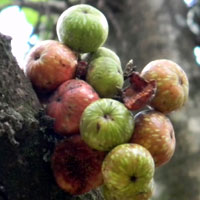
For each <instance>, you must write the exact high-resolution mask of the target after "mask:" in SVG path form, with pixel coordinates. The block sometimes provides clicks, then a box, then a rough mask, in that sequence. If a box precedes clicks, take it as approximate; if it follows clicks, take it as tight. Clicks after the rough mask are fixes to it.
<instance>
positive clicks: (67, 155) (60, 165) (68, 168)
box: [51, 135, 105, 195]
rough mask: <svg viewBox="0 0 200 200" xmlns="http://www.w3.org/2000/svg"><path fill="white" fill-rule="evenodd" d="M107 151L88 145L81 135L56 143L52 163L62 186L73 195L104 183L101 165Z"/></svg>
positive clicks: (55, 174) (55, 175)
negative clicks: (97, 149)
mask: <svg viewBox="0 0 200 200" xmlns="http://www.w3.org/2000/svg"><path fill="white" fill-rule="evenodd" d="M104 157H105V153H104V152H99V151H96V150H93V149H91V148H89V147H88V145H86V144H85V143H84V142H83V140H82V139H81V137H80V135H76V136H72V137H69V138H67V139H65V140H63V141H62V142H60V143H58V144H57V145H56V148H55V150H54V153H53V155H52V159H51V163H52V170H53V174H54V177H55V179H56V182H57V184H58V185H59V187H60V188H62V189H63V190H65V191H67V192H68V193H70V194H72V195H80V194H84V193H87V192H89V191H90V190H91V189H94V188H96V187H98V186H100V185H101V184H102V183H103V178H102V173H101V165H102V162H103V160H104Z"/></svg>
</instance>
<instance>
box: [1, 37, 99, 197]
mask: <svg viewBox="0 0 200 200" xmlns="http://www.w3.org/2000/svg"><path fill="white" fill-rule="evenodd" d="M10 41H11V38H9V37H8V36H4V35H2V34H0V72H1V73H0V200H13V199H15V200H32V199H34V200H35V199H38V200H47V199H49V200H56V199H63V200H65V199H83V200H84V199H91V200H93V199H94V198H95V199H99V200H100V199H102V196H101V195H100V192H99V191H98V190H94V191H91V192H90V193H88V194H86V195H82V196H77V197H72V196H70V195H69V194H67V193H66V192H63V191H61V189H59V188H58V186H57V185H56V183H55V181H54V177H53V175H52V170H51V165H50V156H51V153H52V151H53V148H54V140H53V137H52V135H51V133H52V132H51V131H52V127H53V126H52V125H53V121H52V120H51V119H50V118H48V117H47V116H46V115H45V114H44V110H43V109H42V107H41V105H40V103H39V101H38V99H37V96H36V94H35V92H34V91H33V89H32V86H31V83H30V82H29V80H28V79H27V78H26V77H25V76H24V73H23V71H22V70H21V69H20V68H19V66H18V64H17V62H16V60H15V58H14V57H13V55H12V53H11V51H10V50H11V47H10Z"/></svg>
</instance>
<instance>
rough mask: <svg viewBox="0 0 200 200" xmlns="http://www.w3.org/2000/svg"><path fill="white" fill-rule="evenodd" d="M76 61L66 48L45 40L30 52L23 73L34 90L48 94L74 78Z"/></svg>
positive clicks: (56, 42) (58, 43) (53, 41)
mask: <svg viewBox="0 0 200 200" xmlns="http://www.w3.org/2000/svg"><path fill="white" fill-rule="evenodd" d="M77 59H78V58H77V56H76V54H75V53H74V52H73V51H72V50H71V49H69V48H68V47H67V46H65V45H63V44H61V43H60V42H58V41H55V40H45V41H41V42H40V43H39V44H37V45H36V46H34V47H33V48H32V49H31V50H30V52H29V54H28V55H27V57H26V64H25V69H24V71H25V74H26V75H27V76H28V78H29V79H30V80H31V82H32V84H33V86H34V87H35V88H36V89H39V90H41V91H43V92H48V91H52V90H54V89H56V88H57V87H58V86H59V85H60V84H61V83H63V82H64V81H67V80H69V79H72V78H74V76H75V71H76V66H77Z"/></svg>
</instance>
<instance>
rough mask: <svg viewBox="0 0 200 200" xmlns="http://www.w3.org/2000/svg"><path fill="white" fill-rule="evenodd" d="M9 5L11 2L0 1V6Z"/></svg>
mask: <svg viewBox="0 0 200 200" xmlns="http://www.w3.org/2000/svg"><path fill="white" fill-rule="evenodd" d="M10 3H12V1H11V0H1V1H0V6H3V5H8V4H10Z"/></svg>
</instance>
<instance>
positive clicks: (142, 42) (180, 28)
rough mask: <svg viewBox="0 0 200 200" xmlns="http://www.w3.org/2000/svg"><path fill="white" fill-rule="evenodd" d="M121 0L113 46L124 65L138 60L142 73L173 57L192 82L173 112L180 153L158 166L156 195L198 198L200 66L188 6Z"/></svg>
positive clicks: (169, 198) (164, 198) (157, 0)
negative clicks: (186, 97) (188, 21)
mask: <svg viewBox="0 0 200 200" xmlns="http://www.w3.org/2000/svg"><path fill="white" fill-rule="evenodd" d="M117 2H118V3H119V2H121V9H122V12H118V13H116V14H115V16H114V17H115V20H116V21H117V22H118V26H119V27H120V33H118V34H117V29H115V31H113V30H112V29H111V31H112V32H111V33H110V35H109V40H108V45H110V46H111V47H112V48H113V49H115V50H116V52H117V53H118V55H120V57H121V60H122V63H123V65H125V63H126V62H127V61H128V60H129V59H133V60H134V61H135V64H136V65H137V67H138V70H139V71H140V70H141V69H142V68H143V67H144V66H145V65H146V64H147V63H148V62H150V61H152V60H155V59H160V58H166V59H171V60H173V61H175V62H176V63H178V64H179V65H180V66H181V67H182V68H183V69H184V71H185V72H186V73H187V76H188V78H189V83H190V94H189V101H188V103H187V104H186V105H185V107H184V108H183V109H181V110H178V111H176V112H174V113H172V114H170V115H169V117H170V119H171V120H172V123H173V125H174V128H175V133H176V141H177V144H176V151H175V154H174V156H173V158H172V160H171V161H170V162H169V163H168V164H166V165H165V166H163V167H161V168H158V169H156V174H155V183H156V184H155V191H154V196H153V198H152V199H153V200H159V199H162V200H172V199H173V200H180V199H181V200H188V199H192V200H199V199H200V188H199V185H200V171H199V165H200V160H199V156H198V155H199V154H200V143H199V141H200V140H199V130H200V124H199V122H200V117H199V116H200V104H199V99H200V90H199V88H200V81H199V79H200V68H199V67H198V66H197V64H196V62H195V57H194V55H193V48H194V45H195V44H194V37H193V35H192V33H190V32H189V30H188V28H187V26H186V13H187V9H186V7H185V5H184V3H183V1H182V0H176V1H174V0H168V1H165V0H151V1H149V0H140V1H136V0H135V1H132V0H127V1H117ZM111 28H112V27H111ZM113 28H114V27H113ZM188 187H189V189H188Z"/></svg>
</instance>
